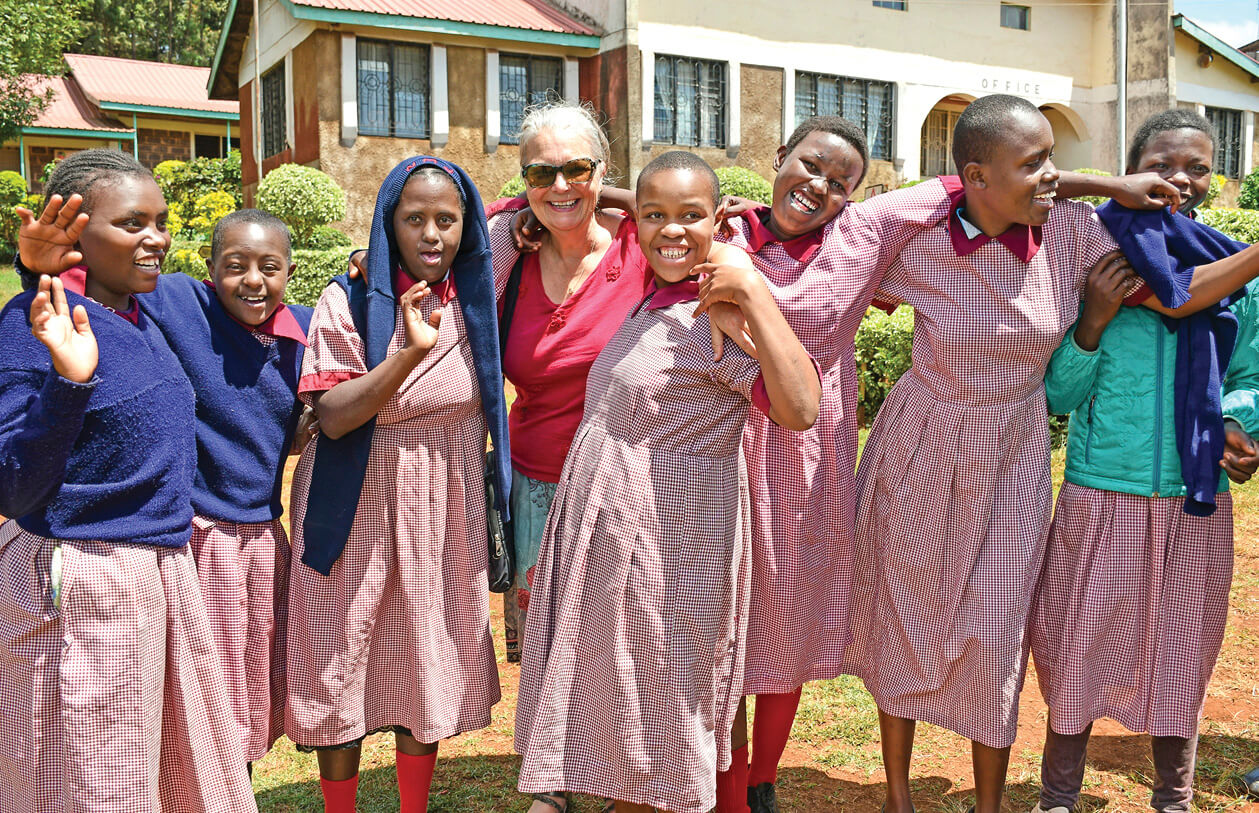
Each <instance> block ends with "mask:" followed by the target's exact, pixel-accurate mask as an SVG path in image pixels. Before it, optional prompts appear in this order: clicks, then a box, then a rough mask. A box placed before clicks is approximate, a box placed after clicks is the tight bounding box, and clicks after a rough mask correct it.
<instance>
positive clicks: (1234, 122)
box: [1206, 107, 1242, 178]
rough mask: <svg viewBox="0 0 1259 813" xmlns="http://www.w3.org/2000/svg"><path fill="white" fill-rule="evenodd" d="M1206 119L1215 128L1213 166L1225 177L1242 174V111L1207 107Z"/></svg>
mask: <svg viewBox="0 0 1259 813" xmlns="http://www.w3.org/2000/svg"><path fill="white" fill-rule="evenodd" d="M1206 116H1207V121H1209V122H1211V126H1212V127H1214V128H1215V162H1214V163H1215V167H1214V169H1213V171H1214V172H1215V173H1217V174H1219V175H1223V176H1224V177H1226V178H1240V177H1241V176H1242V111H1240V110H1227V109H1225V108H1223V107H1208V108H1207V109H1206Z"/></svg>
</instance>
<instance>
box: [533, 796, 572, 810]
mask: <svg viewBox="0 0 1259 813" xmlns="http://www.w3.org/2000/svg"><path fill="white" fill-rule="evenodd" d="M533 801H535V802H541V803H542V804H544V805H548V806H550V807H553V808H555V810H556V813H564V811H566V810H568V794H567V793H535V794H533Z"/></svg>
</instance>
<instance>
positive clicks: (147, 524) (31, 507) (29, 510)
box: [0, 291, 196, 547]
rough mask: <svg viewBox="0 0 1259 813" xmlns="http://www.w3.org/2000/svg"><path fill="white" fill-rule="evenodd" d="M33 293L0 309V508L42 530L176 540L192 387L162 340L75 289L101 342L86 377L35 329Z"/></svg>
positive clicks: (85, 536) (191, 454)
mask: <svg viewBox="0 0 1259 813" xmlns="http://www.w3.org/2000/svg"><path fill="white" fill-rule="evenodd" d="M34 296H35V294H34V292H29V291H28V292H26V293H22V294H18V295H17V296H15V297H14V298H13V299H12V300H10V301H9V303H8V304H7V305H6V306H5V307H4V310H3V311H0V347H3V348H4V352H3V353H0V514H4V515H6V516H9V517H15V518H16V519H17V521H18V524H19V525H21V526H22V527H23V528H25V529H26V530H27V531H30V532H31V533H33V534H37V535H39V536H44V537H49V538H53V539H77V540H101V541H105V542H129V543H138V544H144V545H158V546H163V547H181V546H183V545H185V544H187V542H188V538H189V536H190V535H191V522H192V505H191V503H190V501H189V492H190V490H191V486H192V472H193V466H194V462H195V460H196V445H195V442H194V440H193V394H192V387H191V386H190V385H189V383H188V378H187V376H185V375H184V371H183V370H182V369H181V368H180V366H179V362H178V361H177V360H176V359H175V354H174V353H172V352H171V349H170V347H169V346H168V345H167V343H166V339H165V338H164V337H163V336H162V334H161V332H160V331H158V330H157V328H156V327H154V325H153V323H152V322H151V321H150V320H149V319H147V318H146V317H145V316H144V315H143V314H141V315H140V321H139V325H138V326H137V325H133V324H131V323H130V322H128V321H126V320H125V319H121V318H119V317H118V316H117V315H115V314H113V313H110V312H109V311H108V310H106V309H105V308H103V307H101V306H100V305H98V304H96V303H95V302H92V301H91V300H89V299H87V298H85V297H82V296H79V295H78V294H74V293H69V292H67V294H66V299H67V301H68V302H69V304H70V307H72V308H73V307H74V306H75V305H83V306H84V307H86V308H87V312H88V318H89V320H90V321H91V324H92V332H93V333H94V334H95V336H96V342H97V345H98V346H99V347H100V362H99V363H98V365H97V368H96V375H95V377H94V378H93V379H92V381H90V382H88V383H87V384H75V383H72V382H69V381H67V380H65V379H63V378H62V377H61V376H59V375H57V373H56V372H55V371H54V370H53V369H52V361H51V358H50V357H49V355H48V349H47V348H46V347H44V345H43V344H41V343H40V342H39V340H38V339H36V338H35V337H34V336H32V335H31V328H30V323H29V321H28V318H27V314H28V313H29V311H30V305H31V300H32V299H33V298H34Z"/></svg>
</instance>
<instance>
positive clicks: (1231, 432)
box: [1220, 421, 1259, 483]
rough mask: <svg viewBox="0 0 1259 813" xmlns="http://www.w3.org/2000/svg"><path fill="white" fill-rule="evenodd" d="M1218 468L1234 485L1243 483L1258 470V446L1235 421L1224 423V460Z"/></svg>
mask: <svg viewBox="0 0 1259 813" xmlns="http://www.w3.org/2000/svg"><path fill="white" fill-rule="evenodd" d="M1220 467H1221V468H1223V469H1224V473H1225V474H1227V475H1228V478H1229V479H1230V480H1232V481H1233V482H1234V483H1244V482H1246V481H1247V480H1249V479H1250V478H1251V476H1252V475H1253V474H1254V473H1255V470H1256V469H1259V444H1256V443H1255V441H1254V439H1253V438H1251V437H1250V435H1249V434H1248V433H1247V432H1246V430H1245V429H1242V427H1241V425H1240V424H1239V423H1237V422H1236V421H1225V422H1224V458H1223V459H1222V460H1220Z"/></svg>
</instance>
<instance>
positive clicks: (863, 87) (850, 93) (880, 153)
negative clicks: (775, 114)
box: [795, 71, 896, 161]
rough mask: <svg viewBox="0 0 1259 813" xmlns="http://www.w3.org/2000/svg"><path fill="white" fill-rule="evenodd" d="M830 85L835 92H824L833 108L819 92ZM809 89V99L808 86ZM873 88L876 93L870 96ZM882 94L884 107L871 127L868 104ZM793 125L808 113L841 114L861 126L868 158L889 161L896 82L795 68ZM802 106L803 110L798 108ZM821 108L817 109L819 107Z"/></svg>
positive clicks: (894, 113)
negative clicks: (794, 114) (831, 93)
mask: <svg viewBox="0 0 1259 813" xmlns="http://www.w3.org/2000/svg"><path fill="white" fill-rule="evenodd" d="M824 84H825V86H833V89H834V95H833V96H831V95H829V94H827V96H826V101H829V99H831V98H833V99H834V102H835V105H834V108H835V109H833V110H832V109H831V105H829V104H827V103H826V101H824V100H823V94H822V93H821V92H819V89H820V88H821V87H823V86H824ZM810 87H811V88H812V91H811V92H812V101H811V102H810V100H809V96H808V95H807V94H809V93H810V91H809V88H810ZM872 91H875V93H874V94H873V95H872ZM858 93H859V95H860V102H861V104H860V110H857V109H856V107H857V104H856V102H857V101H858V98H857V94H858ZM880 93H881V94H883V110H882V112H880V113H879V121H878V122H875V123H874V125H875V126H874V127H872V126H871V124H872V123H871V121H870V107H871V104H870V103H871V102H872V101H874V100H875V98H876V96H877V95H878V94H880ZM795 107H796V122H795V123H796V125H797V126H799V124H800V122H802V121H804V120H805V119H806V118H808V117H809V116H843V117H844V118H846V119H848V120H849V121H851V122H852V123H853V124H856V125H857V126H859V127H861V128H862V130H864V131H865V134H866V144H867V146H868V147H869V149H870V158H871V159H873V160H877V161H891V160H892V157H893V155H894V153H895V145H894V144H893V143H892V137H893V131H894V128H895V124H896V84H895V83H894V82H884V81H881V80H878V79H862V78H859V77H854V76H839V75H837V74H830V73H817V72H816V71H796V89H795ZM802 107H803V108H804V109H803V110H802V109H801V108H802ZM820 107H821V108H824V109H819V108H820ZM849 107H852V108H853V109H852V110H850V109H849Z"/></svg>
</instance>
